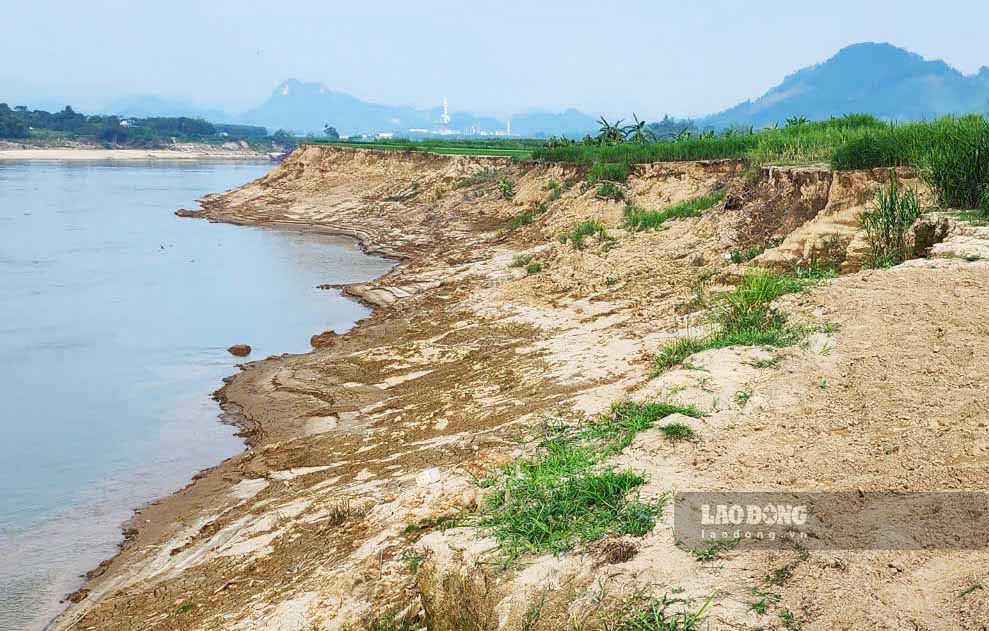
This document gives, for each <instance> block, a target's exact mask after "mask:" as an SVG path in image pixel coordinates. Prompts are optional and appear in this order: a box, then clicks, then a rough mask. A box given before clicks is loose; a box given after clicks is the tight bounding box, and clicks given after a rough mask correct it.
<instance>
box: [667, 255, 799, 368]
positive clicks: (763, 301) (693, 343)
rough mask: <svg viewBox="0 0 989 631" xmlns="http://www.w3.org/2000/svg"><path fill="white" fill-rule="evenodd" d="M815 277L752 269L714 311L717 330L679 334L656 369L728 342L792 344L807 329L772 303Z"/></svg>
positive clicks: (730, 344) (726, 344)
mask: <svg viewBox="0 0 989 631" xmlns="http://www.w3.org/2000/svg"><path fill="white" fill-rule="evenodd" d="M812 282H813V279H800V278H797V277H796V276H794V275H792V274H775V273H772V272H768V271H765V270H752V271H750V272H748V273H747V274H746V275H745V276H744V277H743V278H742V282H741V283H739V285H738V286H737V287H736V288H735V290H734V291H733V292H731V293H730V294H728V295H727V296H725V297H724V298H723V299H722V300H721V302H720V304H719V305H718V306H717V308H716V309H715V311H714V314H713V315H714V323H715V325H716V326H717V329H716V330H715V332H713V333H712V334H710V335H707V336H705V337H702V338H680V339H678V340H675V341H673V342H671V343H669V344H667V345H666V346H665V347H663V348H662V349H661V350H660V352H659V353H658V354H657V355H656V358H655V360H654V370H655V372H656V373H657V374H658V373H661V372H663V371H664V370H667V369H668V368H672V367H673V366H676V365H678V364H682V363H683V362H684V360H686V359H687V358H688V357H689V356H691V355H693V354H694V353H698V352H700V351H703V350H708V349H712V348H725V347H728V346H790V345H791V344H795V343H796V342H798V341H799V340H800V339H801V337H803V335H804V333H805V331H804V330H803V329H800V328H798V327H794V326H792V325H790V324H788V322H787V318H786V315H785V314H783V313H781V312H779V311H777V310H776V309H774V308H773V307H772V306H771V303H772V301H773V300H775V299H776V298H779V297H780V296H783V295H785V294H789V293H793V292H797V291H802V290H803V289H804V288H805V287H807V286H808V285H809V284H810V283H812Z"/></svg>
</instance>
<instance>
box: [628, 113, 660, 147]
mask: <svg viewBox="0 0 989 631" xmlns="http://www.w3.org/2000/svg"><path fill="white" fill-rule="evenodd" d="M632 121H633V122H632V124H631V125H627V126H626V127H625V128H624V129H622V131H623V132H625V140H627V141H629V142H634V143H638V144H645V143H647V142H655V141H656V134H654V133H653V131H652V130H651V129H649V128H647V127H646V121H640V120H639V117H638V116H636V115H635V114H634V113H633V114H632Z"/></svg>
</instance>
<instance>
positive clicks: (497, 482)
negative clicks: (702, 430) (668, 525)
mask: <svg viewBox="0 0 989 631" xmlns="http://www.w3.org/2000/svg"><path fill="white" fill-rule="evenodd" d="M674 413H680V414H684V415H687V416H691V417H695V418H696V417H699V416H701V412H700V411H699V410H697V409H696V408H694V407H692V406H677V405H672V404H667V403H651V404H640V403H624V404H621V405H616V406H615V407H614V408H612V410H611V411H610V412H609V413H608V414H606V415H604V416H603V417H601V418H599V419H597V420H595V421H593V422H592V423H590V424H588V425H585V426H582V427H580V426H571V425H561V426H557V427H552V428H550V429H549V430H548V431H547V434H546V436H545V437H544V439H543V441H542V443H541V444H540V448H539V450H538V453H537V454H536V455H534V456H532V457H530V458H527V459H523V460H521V461H519V462H515V463H512V464H511V465H509V466H508V467H506V468H505V469H503V470H502V471H501V472H500V474H499V475H497V476H495V478H493V479H492V480H489V481H488V482H487V484H489V485H490V486H491V487H493V488H492V490H491V491H490V493H489V494H488V495H487V497H486V498H485V501H484V505H483V508H482V512H481V515H480V516H479V518H478V521H477V525H478V526H480V527H482V528H486V529H489V530H490V531H491V532H492V534H493V535H494V537H495V538H496V539H497V540H498V543H499V546H500V548H501V550H502V552H503V553H504V554H505V556H506V558H507V559H509V560H513V559H516V558H518V557H520V556H522V555H524V554H527V553H539V552H554V553H560V552H564V551H566V550H569V549H571V548H572V547H573V546H575V545H577V544H578V543H586V542H590V541H594V540H597V539H600V538H601V537H604V536H605V535H607V534H609V533H615V534H625V535H633V536H642V535H645V534H647V533H648V532H649V531H651V530H652V528H653V526H654V525H655V523H656V517H657V516H659V515H660V514H662V511H663V508H664V505H665V502H666V498H665V497H664V498H661V499H660V500H659V501H657V502H654V503H650V504H647V503H643V502H640V501H638V500H634V499H629V495H630V494H631V493H632V492H633V491H634V490H635V489H637V488H639V487H641V486H642V485H643V484H645V482H646V478H645V477H644V476H642V475H640V474H638V473H635V472H632V471H616V470H614V468H612V467H608V466H606V465H605V464H604V461H605V460H606V459H607V458H608V457H609V456H611V455H614V454H615V453H618V452H620V451H621V450H622V449H624V448H625V447H627V446H628V445H630V444H631V443H632V440H633V439H634V437H635V435H636V434H637V433H638V432H641V431H644V430H646V429H649V428H651V427H653V426H655V425H657V424H658V423H659V422H660V421H661V420H662V419H663V418H665V417H667V416H669V415H670V414H674ZM664 427H665V426H664ZM661 429H662V428H661Z"/></svg>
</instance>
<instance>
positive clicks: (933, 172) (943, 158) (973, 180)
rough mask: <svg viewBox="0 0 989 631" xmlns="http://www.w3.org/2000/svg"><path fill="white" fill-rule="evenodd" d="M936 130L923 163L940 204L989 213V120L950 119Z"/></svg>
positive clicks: (929, 183)
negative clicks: (976, 209)
mask: <svg viewBox="0 0 989 631" xmlns="http://www.w3.org/2000/svg"><path fill="white" fill-rule="evenodd" d="M934 129H935V132H934V133H933V134H932V136H933V138H932V139H931V140H930V143H929V147H927V151H926V152H925V153H924V155H923V157H922V158H921V160H920V164H921V167H922V169H921V174H922V175H923V178H924V180H925V181H926V182H927V184H928V185H929V186H930V187H931V190H932V191H933V192H934V195H935V197H936V198H937V202H938V204H939V205H940V206H943V207H945V208H959V209H966V210H969V209H974V208H978V209H980V210H982V211H983V213H986V214H989V120H987V119H986V117H984V116H962V117H960V118H947V119H942V120H941V121H939V124H938V125H937V126H935V127H934Z"/></svg>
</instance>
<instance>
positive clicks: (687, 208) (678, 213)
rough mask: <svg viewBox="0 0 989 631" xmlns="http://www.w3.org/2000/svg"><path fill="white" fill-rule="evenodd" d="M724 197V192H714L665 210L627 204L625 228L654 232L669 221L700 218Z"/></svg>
mask: <svg viewBox="0 0 989 631" xmlns="http://www.w3.org/2000/svg"><path fill="white" fill-rule="evenodd" d="M724 197H725V194H724V192H722V191H716V192H714V193H711V194H709V195H704V196H701V197H696V198H694V199H689V200H687V201H685V202H680V203H679V204H676V205H675V206H670V207H669V208H667V209H665V210H647V209H645V208H639V207H638V206H634V205H632V204H627V205H626V206H625V226H626V227H628V228H629V229H630V230H656V229H658V228H659V227H660V226H662V225H663V224H664V223H665V222H667V221H669V220H670V219H684V218H686V217H700V216H701V215H702V214H704V211H705V210H708V209H709V208H711V207H712V206H715V205H716V204H719V203H720V202H721V200H722V199H724Z"/></svg>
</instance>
